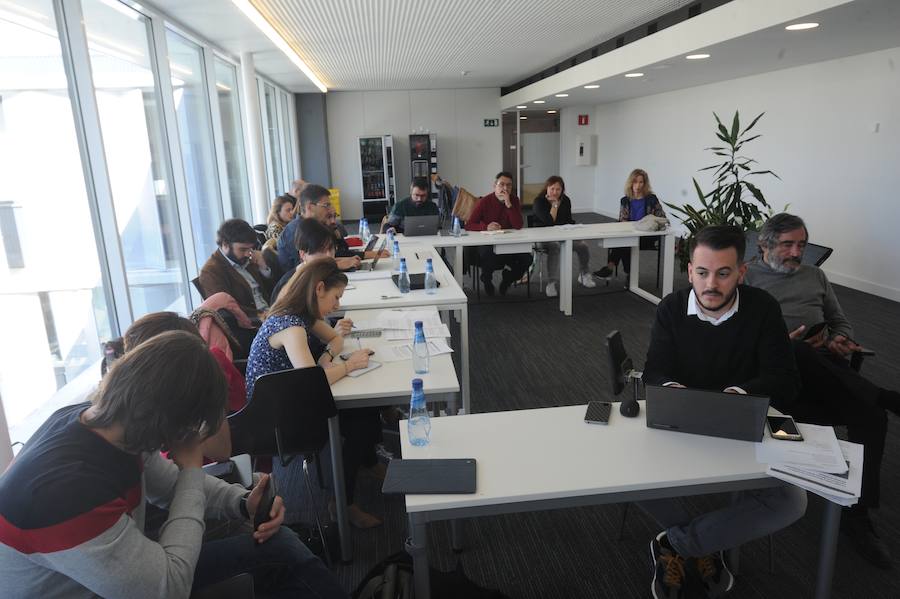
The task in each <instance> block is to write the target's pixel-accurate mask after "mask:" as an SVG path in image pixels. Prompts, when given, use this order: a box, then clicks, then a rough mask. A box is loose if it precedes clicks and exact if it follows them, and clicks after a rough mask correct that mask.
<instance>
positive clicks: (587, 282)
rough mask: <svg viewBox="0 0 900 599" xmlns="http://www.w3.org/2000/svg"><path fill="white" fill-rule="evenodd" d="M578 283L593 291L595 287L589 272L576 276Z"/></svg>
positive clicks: (595, 284)
mask: <svg viewBox="0 0 900 599" xmlns="http://www.w3.org/2000/svg"><path fill="white" fill-rule="evenodd" d="M578 282H579V283H581V284H582V285H584V286H585V287H587V288H588V289H593V288H594V287H596V286H597V283H595V282H594V276H593V275H592V274H591V273H589V272H583V273H581V274H580V275H578Z"/></svg>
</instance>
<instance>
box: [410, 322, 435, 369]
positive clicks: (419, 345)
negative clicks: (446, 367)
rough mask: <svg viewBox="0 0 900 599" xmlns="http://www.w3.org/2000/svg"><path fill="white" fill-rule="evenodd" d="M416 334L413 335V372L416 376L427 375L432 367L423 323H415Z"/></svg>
mask: <svg viewBox="0 0 900 599" xmlns="http://www.w3.org/2000/svg"><path fill="white" fill-rule="evenodd" d="M415 327H416V329H415V331H416V332H415V334H414V335H413V345H412V360H413V370H415V371H416V374H427V373H428V369H429V367H430V366H431V359H430V358H429V356H428V341H427V340H426V339H425V328H424V327H423V326H422V321H421V320H417V321H416V322H415Z"/></svg>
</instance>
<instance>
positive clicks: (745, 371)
mask: <svg viewBox="0 0 900 599" xmlns="http://www.w3.org/2000/svg"><path fill="white" fill-rule="evenodd" d="M743 255H744V234H743V232H742V231H741V230H740V229H738V228H737V227H730V226H711V227H706V228H704V229H702V230H701V231H699V232H698V233H697V236H696V246H695V247H694V249H693V251H692V254H691V262H690V264H689V265H688V277H689V279H690V281H691V287H690V288H688V289H682V290H679V291H676V292H674V293H671V294H669V295H668V296H666V298H665V299H663V301H662V302H660V304H659V306H658V307H657V310H656V319H655V321H654V322H653V328H652V330H651V334H650V348H649V350H648V351H647V362H646V364H645V366H644V374H643V380H644V382H645V383H648V384H652V385H666V386H677V387H692V388H698V389H714V390H718V391H726V392H729V393H738V394H747V393H752V394H754V395H768V396H769V397H771V398H772V401H773V403H777V404H779V405H790V404H791V403H792V402H793V401H794V400H795V398H796V396H797V393H798V391H799V389H800V376H799V374H798V372H797V367H796V365H795V363H794V354H793V350H792V349H791V345H790V341H789V339H788V334H787V328H786V327H785V324H784V320H783V318H782V316H781V308H780V307H779V305H778V302H777V301H776V300H775V298H773V297H772V296H771V295H769V294H768V293H766V292H765V291H762V290H761V289H756V288H754V287H746V286H744V285H741V284H740V283H741V281H742V280H743V277H744V272H745V270H746V266H745V265H743V264H742V263H741V259H740V257H741V256H743ZM640 505H641V507H642V508H643V509H644V510H645V511H646V512H647V513H648V514H650V516H652V517H653V518H654V519H655V520H656V521H657V522H658V523H659V524H660V526H662V527H663V531H662V532H660V533H659V534H658V535H657V536H656V537H655V538H654V539H653V540H652V541H651V543H650V551H651V558H652V562H653V563H652V564H651V566H652V568H653V572H654V575H653V581H652V582H651V591H652V593H653V596H654V597H656V598H657V599H659V598H662V597H666V598H674V597H681V596H682V594H681V593H682V591H683V588H682V587H683V583H684V576H685V566H686V565H687V563H688V562H693V563H694V564H695V565H696V571H697V572H698V573H699V574H700V578H701V580H702V584H703V585H704V587H705V590H706V593H707V596H708V597H720V596H722V595H723V594H724V593H726V592H728V591H729V590H731V587H732V586H733V584H734V577H733V576H732V574H731V572H729V571H728V568H727V567H726V566H725V562H724V561H723V560H722V551H723V550H725V549H730V548H732V547H736V546H738V545H742V544H743V543H746V542H747V541H751V540H753V539H757V538H760V537H763V536H766V535H769V534H771V533H773V532H775V531H777V530H780V529H782V528H784V527H786V526H788V525H790V524H791V523H793V522H795V521H796V520H798V519H799V518H800V517H801V516H803V514H804V513H805V511H806V492H805V491H803V490H802V489H800V488H798V487H794V486H791V485H784V486H778V487H770V488H766V489H758V490H750V491H745V492H743V493H742V494H741V496H740V498H739V499H738V500H737V501H735V502H733V503H732V504H731V505H729V506H726V507H724V508H722V509H718V510H714V511H712V512H708V513H706V514H701V515H699V516H696V517H692V516H690V515H689V514H688V513H687V512H686V511H685V510H684V508H683V507H682V505H681V504H680V503H678V502H677V501H676V500H674V499H665V500H655V501H648V502H643V503H641V504H640Z"/></svg>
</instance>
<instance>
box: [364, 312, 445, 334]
mask: <svg viewBox="0 0 900 599" xmlns="http://www.w3.org/2000/svg"><path fill="white" fill-rule="evenodd" d="M417 320H421V321H422V324H423V325H425V326H426V327H437V326H440V325H441V317H440V316H439V315H438V313H437V310H434V309H432V310H386V311H384V312H382V313H381V314H379V315H378V316H377V317H376V319H375V324H376V326H378V327H379V328H382V329H401V330H406V329H410V328H412V327H413V326H415V322H416V321H417Z"/></svg>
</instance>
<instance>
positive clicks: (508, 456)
mask: <svg viewBox="0 0 900 599" xmlns="http://www.w3.org/2000/svg"><path fill="white" fill-rule="evenodd" d="M643 404H644V402H641V413H640V415H638V416H637V417H635V418H625V417H624V416H622V415H620V414H619V411H618V409H617V406H618V404H613V411H612V415H611V417H610V422H609V425H607V426H604V425H596V424H587V423H585V422H584V413H585V408H586V406H583V405H579V406H566V407H558V408H541V409H533V410H517V411H511V412H489V413H481V414H472V415H466V416H454V417H448V418H436V419H435V420H433V421H432V424H431V442H430V444H429V445H427V446H425V447H414V446H412V445H410V443H409V438H408V435H407V434H406V427H405V426H403V424H402V422H401V426H400V443H401V449H402V453H403V458H404V459H434V458H474V459H475V460H476V471H477V474H476V480H477V483H476V484H477V486H476V488H477V491H476V492H475V493H474V494H462V495H407V496H406V511H407V513H408V514H409V528H410V540H409V541H407V551H408V552H409V553H410V555H412V557H413V572H414V576H415V596H416V598H417V599H428V597H429V593H430V586H429V585H430V581H429V570H428V551H427V547H428V535H427V524H428V523H429V522H435V521H440V520H455V519H461V518H470V517H476V516H487V515H497V514H511V513H517V512H527V511H535V510H546V509H556V508H567V507H577V506H585V505H598V504H604V503H623V502H631V501H642V500H649V499H659V498H665V497H679V496H686V495H699V494H708V493H720V492H735V491H742V490H749V489H758V488H763V487H770V486H776V485H782V484H785V483H782V482H781V481H779V480H777V479H774V478H771V477H769V476H767V475H766V466H765V465H764V464H759V463H757V461H756V453H755V447H754V446H755V444H754V443H750V442H746V441H734V440H730V439H720V438H716V437H705V436H700V435H691V434H686V433H676V432H672V431H663V430H658V429H652V428H647V427H646V424H645V422H646V420H645V418H644V413H645V411H644V405H643ZM535 439H540V444H539V445H535ZM825 505H826V508H825V510H824V515H823V526H822V536H821V540H820V544H819V571H818V576H817V581H816V591H815V597H816V598H817V599H824V598H827V597H828V596H829V593H830V587H831V579H832V572H833V568H834V558H835V554H836V551H837V533H838V524H839V523H840V517H841V508H840V506H838V505H837V504H834V503H831V502H826V504H825ZM460 524H461V523H459V522H458V523H455V526H453V531H454V535H453V536H454V548H455V549H458V548H459V545H460V542H459V541H458V539H459V537H460V536H461V535H459V534H458V532H459V525H460ZM610 541H612V539H607V540H604V539H598V540H597V542H598V543H602V542H610ZM648 541H649V539H648ZM642 557H643V556H642Z"/></svg>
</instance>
